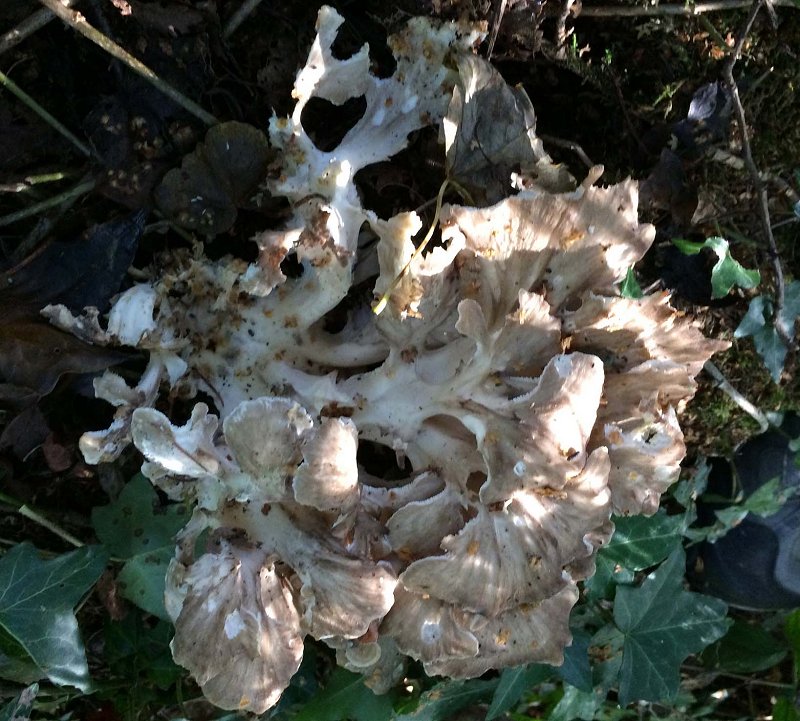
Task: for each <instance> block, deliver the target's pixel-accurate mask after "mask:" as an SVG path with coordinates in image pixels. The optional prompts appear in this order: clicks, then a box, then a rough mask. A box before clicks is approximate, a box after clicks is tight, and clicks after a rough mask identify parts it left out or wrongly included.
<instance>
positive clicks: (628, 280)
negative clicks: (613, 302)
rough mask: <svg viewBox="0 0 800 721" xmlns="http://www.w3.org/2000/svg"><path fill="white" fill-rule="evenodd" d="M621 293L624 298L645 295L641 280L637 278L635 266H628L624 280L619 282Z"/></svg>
mask: <svg viewBox="0 0 800 721" xmlns="http://www.w3.org/2000/svg"><path fill="white" fill-rule="evenodd" d="M619 294H620V295H621V296H622V297H623V298H634V299H635V298H641V297H643V296H644V293H642V287H641V286H640V285H639V281H638V280H636V274H635V273H634V272H633V267H630V268H628V272H627V273H626V274H625V278H624V280H623V281H622V282H621V283H620V284H619Z"/></svg>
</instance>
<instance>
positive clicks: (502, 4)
mask: <svg viewBox="0 0 800 721" xmlns="http://www.w3.org/2000/svg"><path fill="white" fill-rule="evenodd" d="M507 3H508V0H499V3H498V8H497V14H496V16H495V19H494V22H493V23H492V32H491V34H490V36H489V48H488V50H487V51H486V59H487V60H491V59H492V53H493V52H494V44H495V43H496V42H497V33H498V32H500V23H501V22H503V15H505V14H506V5H507Z"/></svg>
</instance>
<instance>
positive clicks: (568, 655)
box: [555, 629, 594, 692]
mask: <svg viewBox="0 0 800 721" xmlns="http://www.w3.org/2000/svg"><path fill="white" fill-rule="evenodd" d="M590 641H591V635H590V634H589V633H587V632H586V631H584V630H583V629H574V630H573V631H572V645H570V646H568V647H567V648H565V649H564V663H562V664H561V665H560V666H556V668H555V671H556V673H557V674H558V675H559V676H560V677H561V680H562V681H564V682H565V683H568V684H569V685H570V686H574V687H575V688H577V689H580V690H581V691H587V692H588V691H591V690H592V688H593V686H594V684H593V683H592V667H591V665H590V664H589V642H590Z"/></svg>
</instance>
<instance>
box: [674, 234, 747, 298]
mask: <svg viewBox="0 0 800 721" xmlns="http://www.w3.org/2000/svg"><path fill="white" fill-rule="evenodd" d="M672 242H673V243H674V244H675V245H676V246H677V247H678V249H679V250H680V251H681V252H682V253H685V254H686V255H697V253H699V252H700V251H701V250H702V249H703V248H710V249H711V250H713V251H714V253H715V254H716V256H717V262H716V263H715V264H714V267H713V268H712V269H711V297H712V298H724V297H725V296H726V295H728V293H730V291H731V288H733V287H734V286H738V287H740V288H755V287H756V286H757V285H758V284H759V283H760V282H761V274H760V273H759V272H758V270H747V269H746V268H744V267H743V266H742V265H741V264H740V263H739V261H737V260H734V259H733V257H732V256H731V251H730V246H729V245H728V241H727V240H725V239H724V238H718V237H715V238H708V239H706V240H705V241H704V242H703V243H693V242H691V241H689V240H682V239H681V238H675V239H673V241H672Z"/></svg>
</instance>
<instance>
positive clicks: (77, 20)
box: [39, 0, 219, 125]
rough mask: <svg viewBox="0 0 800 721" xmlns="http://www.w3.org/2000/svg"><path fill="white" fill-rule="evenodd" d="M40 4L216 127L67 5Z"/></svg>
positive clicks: (58, 0)
mask: <svg viewBox="0 0 800 721" xmlns="http://www.w3.org/2000/svg"><path fill="white" fill-rule="evenodd" d="M39 2H40V3H42V5H44V6H45V7H47V8H48V9H50V10H52V11H53V13H55V14H56V15H58V17H59V18H61V19H62V20H63V21H64V22H65V23H66V24H67V25H69V26H70V27H71V28H74V29H75V30H77V31H78V32H79V33H81V35H83V36H84V37H87V38H89V40H91V41H92V42H93V43H95V44H97V45H99V46H100V47H101V48H103V50H105V51H106V52H107V53H108V54H109V55H112V56H113V57H115V58H117V60H121V61H122V62H123V63H125V64H126V65H127V66H128V67H129V68H130V69H131V70H133V71H134V72H136V73H138V74H139V75H141V76H142V77H143V78H145V79H146V80H148V81H149V82H150V83H151V84H152V85H153V86H155V87H156V88H158V89H159V90H160V91H161V92H162V93H164V95H166V96H167V97H169V98H170V99H171V100H173V101H174V102H175V103H177V104H178V105H180V106H181V107H182V108H183V109H184V110H186V111H187V112H189V113H191V114H192V115H194V116H195V117H196V118H197V119H198V120H200V121H202V122H203V123H205V124H206V125H216V124H217V123H218V122H219V121H218V120H217V119H216V118H215V117H214V116H213V115H212V114H211V113H209V112H208V111H207V110H204V109H203V108H201V107H200V106H199V105H198V104H197V103H196V102H194V100H191V99H190V98H187V97H186V96H185V95H184V94H183V93H181V92H179V91H178V90H176V89H175V88H173V87H172V86H171V85H169V84H168V83H165V82H164V81H163V80H162V79H161V78H160V77H159V76H158V75H156V73H154V72H153V71H152V70H151V69H150V68H148V67H147V66H146V65H145V64H144V63H143V62H142V61H141V60H138V59H137V58H135V57H133V55H131V54H130V53H129V52H128V51H127V50H125V49H124V48H122V47H121V46H119V45H117V43H115V42H114V41H113V40H111V39H110V38H108V37H106V36H105V35H103V33H101V32H100V31H99V30H98V29H97V28H95V27H93V26H92V25H90V24H89V23H88V22H87V20H86V18H85V17H83V15H81V14H80V13H79V12H77V11H75V10H70V9H69V8H68V7H66V5H64V0H39Z"/></svg>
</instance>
